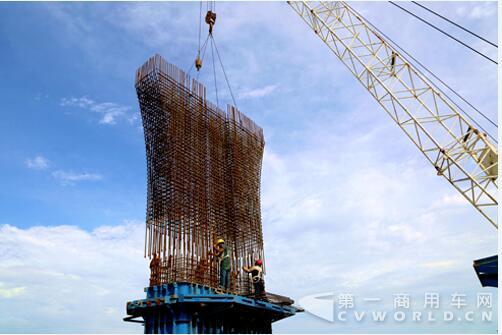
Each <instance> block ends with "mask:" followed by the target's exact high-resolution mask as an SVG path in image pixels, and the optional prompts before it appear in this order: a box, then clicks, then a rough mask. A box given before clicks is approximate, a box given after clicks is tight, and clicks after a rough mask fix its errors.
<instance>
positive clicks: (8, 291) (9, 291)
mask: <svg viewBox="0 0 502 335" xmlns="http://www.w3.org/2000/svg"><path fill="white" fill-rule="evenodd" d="M3 286H5V285H4V283H2V282H0V296H1V297H4V298H12V297H15V296H18V295H21V294H24V293H25V292H26V287H24V286H20V287H11V288H4V287H3Z"/></svg>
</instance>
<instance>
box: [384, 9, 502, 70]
mask: <svg viewBox="0 0 502 335" xmlns="http://www.w3.org/2000/svg"><path fill="white" fill-rule="evenodd" d="M389 2H390V3H391V4H392V5H394V6H396V7H398V8H400V9H401V10H403V11H405V12H406V13H408V14H410V15H411V16H413V17H415V18H416V19H418V20H420V21H422V22H423V23H425V24H427V25H428V26H430V27H432V28H434V29H436V30H437V31H439V32H441V33H443V34H444V35H446V36H448V37H449V38H451V39H452V40H454V41H456V42H457V43H459V44H461V45H463V46H464V47H466V48H468V49H470V50H472V51H474V52H475V53H477V54H478V55H480V56H482V57H484V58H486V59H487V60H489V61H490V62H492V63H494V64H498V63H497V61H495V60H493V59H491V58H490V57H488V56H486V55H485V54H483V53H482V52H481V51H478V50H476V49H474V48H473V47H471V46H470V45H467V44H466V43H464V42H462V41H461V40H459V39H458V38H456V37H454V36H452V35H450V34H448V33H447V32H446V31H444V30H442V29H440V28H438V27H436V26H435V25H433V24H432V23H430V22H428V21H427V20H425V19H423V18H421V17H420V16H418V15H416V14H414V13H412V12H410V11H409V10H407V9H406V8H403V7H401V6H399V5H398V4H396V3H395V2H393V1H389Z"/></svg>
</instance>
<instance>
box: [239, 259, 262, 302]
mask: <svg viewBox="0 0 502 335" xmlns="http://www.w3.org/2000/svg"><path fill="white" fill-rule="evenodd" d="M262 266H263V262H262V261H261V259H257V260H256V262H255V263H254V265H253V266H251V267H247V266H243V267H242V269H243V270H244V271H245V272H247V273H250V274H251V281H252V282H253V286H254V294H255V296H262V295H263V294H264V293H265V281H264V280H263V268H262Z"/></svg>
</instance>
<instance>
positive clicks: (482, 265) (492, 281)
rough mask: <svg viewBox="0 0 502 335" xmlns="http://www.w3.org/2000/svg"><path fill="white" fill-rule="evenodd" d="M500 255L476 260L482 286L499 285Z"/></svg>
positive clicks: (476, 268) (475, 264)
mask: <svg viewBox="0 0 502 335" xmlns="http://www.w3.org/2000/svg"><path fill="white" fill-rule="evenodd" d="M498 264H499V262H498V255H495V256H491V257H486V258H482V259H478V260H475V261H474V264H473V266H474V270H475V271H476V274H477V275H478V278H479V281H480V282H481V286H483V287H485V286H491V287H498Z"/></svg>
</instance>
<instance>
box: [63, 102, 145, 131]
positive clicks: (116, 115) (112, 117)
mask: <svg viewBox="0 0 502 335" xmlns="http://www.w3.org/2000/svg"><path fill="white" fill-rule="evenodd" d="M60 105H61V106H63V107H78V108H82V109H86V110H89V111H91V112H95V113H98V114H100V115H101V118H100V120H99V123H102V124H107V125H114V124H116V123H117V119H121V118H122V119H124V120H127V121H129V122H130V123H132V122H134V121H135V120H136V119H137V116H136V114H137V113H132V112H131V107H129V106H122V105H119V104H116V103H114V102H101V103H98V102H96V101H94V100H92V99H89V98H87V97H81V98H63V99H61V102H60Z"/></svg>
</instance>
